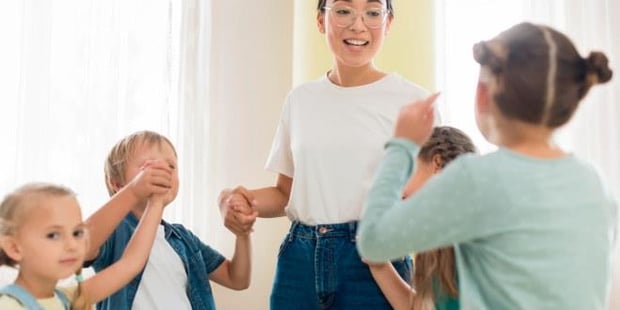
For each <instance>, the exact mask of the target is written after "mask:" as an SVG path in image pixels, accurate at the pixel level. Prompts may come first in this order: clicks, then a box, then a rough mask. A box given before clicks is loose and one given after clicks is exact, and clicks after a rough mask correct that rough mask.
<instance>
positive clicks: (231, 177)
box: [208, 0, 293, 310]
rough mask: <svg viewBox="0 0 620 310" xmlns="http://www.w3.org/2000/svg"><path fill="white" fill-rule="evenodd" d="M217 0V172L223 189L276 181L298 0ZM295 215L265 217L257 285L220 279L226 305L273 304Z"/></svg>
mask: <svg viewBox="0 0 620 310" xmlns="http://www.w3.org/2000/svg"><path fill="white" fill-rule="evenodd" d="M212 3H213V4H212V20H213V29H214V30H213V31H212V34H211V35H212V50H211V53H212V63H211V68H210V70H211V85H210V88H211V96H212V97H211V104H213V109H214V110H213V111H212V113H211V115H218V117H217V118H212V119H211V120H210V122H212V126H211V128H212V135H211V138H212V139H214V140H213V141H214V143H213V144H212V145H215V146H216V149H215V150H211V152H212V158H213V160H214V161H215V162H216V163H217V164H216V165H215V168H214V170H215V171H212V173H211V174H210V175H209V177H210V178H213V180H215V182H216V187H217V188H220V189H221V188H224V187H229V186H234V185H237V184H243V185H245V186H247V187H250V188H253V187H259V186H260V187H262V186H267V185H271V184H273V183H274V182H275V178H276V176H275V174H273V173H270V172H266V171H265V170H264V164H265V161H266V159H267V155H268V152H269V149H270V147H271V140H272V138H273V134H274V132H275V128H276V126H277V124H278V120H279V115H280V109H281V107H282V104H283V102H284V97H285V96H286V93H287V92H288V91H289V89H290V88H291V85H292V82H291V81H292V57H293V52H292V47H293V43H292V21H293V1H277V4H276V2H269V4H267V3H268V2H265V1H247V0H215V1H212ZM240 128H243V129H242V130H241V129H240ZM231 141H238V142H231ZM288 223H289V222H288V219H286V218H279V219H259V220H258V221H257V223H256V225H255V226H254V228H255V233H254V234H253V238H252V241H253V246H254V249H253V262H252V264H253V271H252V283H251V285H250V288H249V289H248V290H245V291H240V292H237V291H231V290H229V289H225V288H222V287H219V286H218V285H217V284H213V286H214V291H215V300H216V303H217V306H218V309H224V310H227V309H268V308H269V293H270V292H271V283H272V279H273V273H274V267H275V265H274V264H275V261H276V254H277V251H278V247H279V244H280V241H281V239H282V238H283V236H284V234H285V233H286V230H287V228H288ZM222 230H223V231H222V232H221V234H219V236H220V237H219V240H217V241H216V242H215V243H213V244H212V245H213V246H214V247H215V248H217V249H218V250H220V251H222V253H223V254H225V255H226V256H227V257H231V255H232V253H233V246H234V237H233V235H232V234H231V233H230V232H228V231H224V230H225V229H224V228H222ZM208 239H209V240H212V239H211V238H208ZM209 242H210V241H209Z"/></svg>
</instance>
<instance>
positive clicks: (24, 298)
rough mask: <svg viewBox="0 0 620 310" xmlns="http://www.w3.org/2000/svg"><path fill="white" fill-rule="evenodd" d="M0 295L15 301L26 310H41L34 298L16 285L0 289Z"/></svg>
mask: <svg viewBox="0 0 620 310" xmlns="http://www.w3.org/2000/svg"><path fill="white" fill-rule="evenodd" d="M0 295H8V296H11V297H13V299H15V300H17V301H18V302H19V303H20V304H21V305H22V306H24V307H26V309H28V310H43V308H41V305H40V304H39V302H38V301H37V299H36V298H34V296H32V295H31V294H30V293H28V292H27V291H26V290H25V289H23V288H22V287H21V286H19V285H17V284H9V285H7V286H5V287H3V288H2V289H0Z"/></svg>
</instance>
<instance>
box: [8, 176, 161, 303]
mask: <svg viewBox="0 0 620 310" xmlns="http://www.w3.org/2000/svg"><path fill="white" fill-rule="evenodd" d="M159 196H161V195H159ZM159 196H157V195H153V196H152V197H151V198H150V199H149V203H148V205H149V207H148V208H147V211H146V212H145V213H144V215H143V216H142V218H141V221H140V224H139V227H138V229H137V230H136V233H135V234H134V236H133V238H132V239H131V241H130V242H129V245H128V247H127V249H126V251H125V253H124V255H123V257H122V258H121V259H120V260H119V261H117V262H116V263H115V264H114V265H112V266H110V267H109V268H107V269H106V270H103V271H102V272H100V273H97V274H95V275H94V276H92V277H90V278H88V279H86V280H83V281H82V279H81V269H82V264H83V263H84V256H85V253H86V250H87V247H88V234H87V229H86V224H85V223H84V221H83V220H82V214H81V211H80V206H79V204H78V202H77V200H76V197H75V194H74V193H73V192H72V191H71V190H70V189H68V188H65V187H62V186H59V185H54V184H46V183H31V184H26V185H24V186H22V187H20V188H18V189H17V190H15V191H13V192H12V193H10V194H8V195H7V196H6V197H5V198H4V200H3V201H2V204H1V205H0V238H1V239H0V240H1V242H0V245H1V247H0V264H1V265H7V266H19V267H18V270H19V271H18V275H17V279H16V280H15V283H14V284H12V285H9V286H6V287H4V288H3V289H2V290H1V291H0V308H1V309H90V308H91V307H92V304H93V303H96V302H97V301H99V300H101V299H103V298H105V297H107V296H108V295H110V294H112V293H114V292H115V291H116V290H118V289H120V288H121V287H123V286H124V285H126V284H127V283H128V282H129V281H130V280H131V279H132V278H133V277H134V276H135V275H136V274H138V273H139V272H140V271H141V270H142V268H143V267H144V264H145V263H146V260H147V258H148V256H149V252H150V249H151V246H152V244H153V240H154V237H155V232H156V229H157V226H158V224H159V222H160V220H161V216H162V213H163V203H162V200H161V197H159ZM114 207H115V205H114V204H108V205H106V206H104V208H102V211H100V212H98V213H97V214H98V215H101V214H102V213H106V212H112V213H113V212H115V211H114V210H113V209H114ZM72 274H76V275H77V276H76V278H77V280H78V284H77V286H74V287H68V288H57V287H56V285H57V283H58V281H59V280H60V279H64V278H67V277H69V276H70V275H72Z"/></svg>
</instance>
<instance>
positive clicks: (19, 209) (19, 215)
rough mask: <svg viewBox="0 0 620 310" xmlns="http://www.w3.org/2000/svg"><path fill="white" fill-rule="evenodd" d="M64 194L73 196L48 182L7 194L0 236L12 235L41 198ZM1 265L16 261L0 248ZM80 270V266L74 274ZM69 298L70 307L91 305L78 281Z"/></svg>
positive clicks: (83, 308)
mask: <svg viewBox="0 0 620 310" xmlns="http://www.w3.org/2000/svg"><path fill="white" fill-rule="evenodd" d="M64 196H71V197H75V193H74V192H73V191H72V190H71V189H69V188H67V187H64V186H61V185H56V184H50V183H28V184H25V185H23V186H21V187H19V188H17V189H16V190H14V191H13V192H11V193H9V194H7V195H6V196H5V197H4V199H3V200H2V203H0V238H3V237H6V236H14V235H15V233H16V232H17V230H18V229H19V227H20V225H21V224H22V223H23V220H24V219H25V218H26V217H27V216H28V213H29V212H30V211H31V210H32V209H33V208H36V206H37V205H38V203H39V202H40V201H41V199H45V198H48V197H64ZM2 265H6V266H10V267H15V266H16V265H17V262H16V261H15V260H13V259H12V258H10V257H9V256H8V255H7V254H6V253H5V252H4V250H2V248H0V266H2ZM81 272H82V270H81V268H80V270H78V271H77V273H76V274H77V275H79V274H81ZM71 299H72V302H71V309H79V310H86V309H90V307H91V306H92V304H88V303H87V302H86V296H84V294H82V290H81V284H80V283H79V282H78V287H77V289H76V291H75V295H74V296H73V298H71Z"/></svg>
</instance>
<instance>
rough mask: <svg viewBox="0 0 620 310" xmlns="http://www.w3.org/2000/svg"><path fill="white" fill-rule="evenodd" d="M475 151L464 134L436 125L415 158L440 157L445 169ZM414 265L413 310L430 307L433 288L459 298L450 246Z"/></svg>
mask: <svg viewBox="0 0 620 310" xmlns="http://www.w3.org/2000/svg"><path fill="white" fill-rule="evenodd" d="M476 152H477V150H476V146H475V145H474V143H473V142H472V141H471V139H470V138H469V137H468V136H467V135H466V134H465V133H464V132H462V131H461V130H459V129H457V128H454V127H449V126H439V127H435V128H433V133H432V134H431V137H430V138H429V139H428V141H426V143H424V145H423V146H422V148H421V149H420V152H419V153H418V159H420V160H422V161H424V162H427V163H430V162H432V161H433V158H434V157H435V156H439V158H440V159H441V162H440V167H441V168H444V167H445V166H446V165H447V164H448V163H450V162H451V161H452V160H454V159H455V158H457V157H458V156H460V155H463V154H466V153H476ZM414 266H415V268H414V270H415V271H414V274H413V287H414V288H415V290H416V297H415V300H414V302H413V306H414V307H413V308H412V309H425V308H426V305H429V304H433V303H434V301H435V299H436V298H437V297H438V296H437V295H436V293H437V292H436V291H435V288H439V291H438V292H439V294H440V295H442V296H450V297H457V296H458V285H457V284H456V262H455V260H454V249H453V248H452V247H445V248H440V249H436V250H432V251H427V252H422V253H418V254H417V255H416V256H415V264H414Z"/></svg>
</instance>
